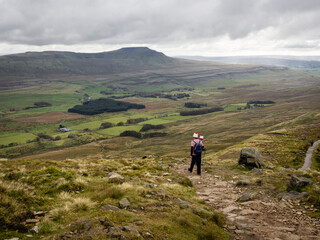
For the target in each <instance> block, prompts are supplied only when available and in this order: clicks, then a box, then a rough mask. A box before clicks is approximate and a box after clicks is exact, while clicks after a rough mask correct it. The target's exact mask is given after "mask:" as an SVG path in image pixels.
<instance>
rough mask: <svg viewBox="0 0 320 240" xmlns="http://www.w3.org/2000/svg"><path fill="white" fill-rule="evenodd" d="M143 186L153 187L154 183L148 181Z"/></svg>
mask: <svg viewBox="0 0 320 240" xmlns="http://www.w3.org/2000/svg"><path fill="white" fill-rule="evenodd" d="M143 187H149V188H154V184H153V183H148V184H145V185H143Z"/></svg>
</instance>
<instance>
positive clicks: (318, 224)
mask: <svg viewBox="0 0 320 240" xmlns="http://www.w3.org/2000/svg"><path fill="white" fill-rule="evenodd" d="M187 167H188V166H187V164H181V165H180V166H179V167H178V168H177V172H179V173H180V174H183V175H185V176H187V177H188V178H189V179H190V180H191V181H192V183H193V185H194V186H195V188H196V190H197V194H198V195H199V196H200V198H201V199H202V200H204V201H205V202H206V204H207V205H208V206H210V207H211V208H212V210H213V211H222V212H223V213H224V214H225V216H226V220H227V226H226V230H227V231H228V232H229V233H230V234H232V235H233V236H234V239H244V240H250V239H259V240H261V239H267V240H280V239H281V240H298V239H301V240H316V239H317V240H319V239H320V221H319V220H316V219H311V218H310V217H308V216H307V215H305V214H304V213H305V210H306V209H304V208H303V207H302V206H300V205H299V203H298V202H293V201H290V200H281V201H277V200H270V199H267V198H265V199H264V196H263V194H262V193H258V197H257V199H259V200H251V201H246V202H237V199H239V197H241V196H242V194H243V193H242V190H241V188H238V187H237V186H236V179H234V180H230V181H224V180H223V179H222V178H221V177H220V176H219V175H214V174H213V175H212V174H208V173H203V174H202V176H201V177H200V176H197V175H196V174H195V173H189V172H188V171H187ZM235 178H236V177H235Z"/></svg>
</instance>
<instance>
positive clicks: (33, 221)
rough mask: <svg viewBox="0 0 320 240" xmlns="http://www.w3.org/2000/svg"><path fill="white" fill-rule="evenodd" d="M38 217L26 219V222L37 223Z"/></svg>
mask: <svg viewBox="0 0 320 240" xmlns="http://www.w3.org/2000/svg"><path fill="white" fill-rule="evenodd" d="M38 222H39V219H27V220H26V224H32V223H38Z"/></svg>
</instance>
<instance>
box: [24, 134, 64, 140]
mask: <svg viewBox="0 0 320 240" xmlns="http://www.w3.org/2000/svg"><path fill="white" fill-rule="evenodd" d="M37 135H38V137H37V138H36V139H35V140H31V141H29V142H39V141H40V140H41V139H45V140H50V141H58V140H61V137H60V136H56V137H52V136H50V135H48V134H45V133H38V134H37Z"/></svg>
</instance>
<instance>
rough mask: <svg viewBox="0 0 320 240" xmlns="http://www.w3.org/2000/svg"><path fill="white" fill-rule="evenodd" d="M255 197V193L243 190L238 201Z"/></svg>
mask: <svg viewBox="0 0 320 240" xmlns="http://www.w3.org/2000/svg"><path fill="white" fill-rule="evenodd" d="M255 197H256V193H250V192H245V193H244V194H242V195H241V197H240V198H239V201H240V202H247V201H251V200H253V199H254V198H255Z"/></svg>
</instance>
